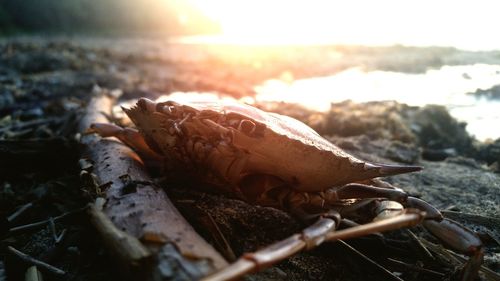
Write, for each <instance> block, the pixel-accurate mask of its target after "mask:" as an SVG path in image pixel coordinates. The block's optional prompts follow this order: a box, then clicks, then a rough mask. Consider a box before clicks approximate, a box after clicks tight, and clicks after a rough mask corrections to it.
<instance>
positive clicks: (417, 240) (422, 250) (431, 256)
mask: <svg viewBox="0 0 500 281" xmlns="http://www.w3.org/2000/svg"><path fill="white" fill-rule="evenodd" d="M406 233H407V234H408V235H409V236H410V238H411V239H412V240H413V241H414V242H415V243H416V244H417V246H418V249H419V250H420V251H421V252H422V253H423V254H424V255H425V256H426V257H427V258H429V259H431V260H434V256H433V255H432V253H431V252H430V251H429V249H427V248H426V247H425V246H424V244H422V242H420V239H419V238H418V237H417V235H415V233H413V232H412V231H411V230H409V229H406Z"/></svg>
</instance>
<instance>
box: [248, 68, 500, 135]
mask: <svg viewBox="0 0 500 281" xmlns="http://www.w3.org/2000/svg"><path fill="white" fill-rule="evenodd" d="M498 84H500V65H486V64H475V65H463V66H443V67H441V68H440V69H434V70H428V71H427V72H426V73H422V74H407V73H400V72H389V71H370V72H364V71H362V70H361V69H359V68H351V69H348V70H346V71H343V72H340V73H338V74H335V75H332V76H326V77H316V78H309V79H300V80H295V81H293V82H286V81H281V80H268V81H266V82H265V83H263V84H262V85H259V86H257V87H256V88H255V90H256V92H257V96H256V97H255V99H256V100H257V101H284V102H291V103H299V104H302V105H304V106H306V107H309V108H311V109H314V110H318V111H327V110H329V108H330V103H332V102H340V101H343V100H347V99H350V100H353V101H356V102H368V101H383V100H396V101H398V102H400V103H406V104H409V105H415V106H424V105H426V104H438V105H443V106H445V107H446V108H447V109H448V110H449V111H450V114H451V115H452V116H453V117H455V118H456V119H458V120H460V121H464V122H467V124H468V125H467V130H468V131H469V133H470V134H472V135H474V136H476V138H477V139H479V140H487V139H496V138H499V137H500V129H499V128H500V127H499V126H498V124H499V123H500V101H491V100H485V99H481V98H476V97H474V96H472V95H467V93H469V92H474V91H476V90H477V89H483V90H486V89H489V88H491V87H492V86H494V85H498Z"/></svg>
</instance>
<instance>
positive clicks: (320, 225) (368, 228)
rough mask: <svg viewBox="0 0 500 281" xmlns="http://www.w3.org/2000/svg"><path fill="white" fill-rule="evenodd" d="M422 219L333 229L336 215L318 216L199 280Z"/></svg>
mask: <svg viewBox="0 0 500 281" xmlns="http://www.w3.org/2000/svg"><path fill="white" fill-rule="evenodd" d="M423 218H424V214H423V213H420V212H417V213H414V212H411V213H410V212H409V213H405V214H402V215H399V216H397V217H393V218H389V219H386V220H381V221H377V222H372V223H368V224H364V225H359V226H355V227H351V228H348V229H343V230H339V231H335V228H336V226H337V225H338V216H334V217H332V216H331V215H327V216H326V217H321V218H320V219H319V220H318V221H317V222H316V223H315V224H313V225H311V226H309V227H307V228H306V229H304V230H303V231H302V232H301V233H300V234H295V235H292V236H290V237H289V238H287V239H285V240H282V241H279V242H276V243H274V244H272V245H270V246H268V247H266V248H264V249H261V250H259V251H257V252H255V253H249V254H245V255H243V256H242V257H240V258H239V259H238V260H237V261H236V262H235V263H233V264H231V265H229V266H228V267H226V268H224V269H222V270H220V271H219V272H216V273H214V274H212V275H210V276H208V277H205V278H204V279H202V280H203V281H215V280H233V279H236V278H238V277H241V276H243V275H245V274H248V273H251V272H254V271H258V270H260V269H262V268H264V267H268V266H270V265H272V264H275V263H277V262H279V261H281V260H283V259H286V258H288V257H290V256H292V255H294V254H296V253H298V252H300V251H302V250H308V249H311V248H314V247H316V246H318V245H319V244H321V243H322V242H324V241H335V240H340V239H349V238H355V237H359V236H363V235H367V234H371V233H376V232H381V231H389V230H393V229H398V228H402V227H411V226H414V225H416V224H418V223H420V222H421V221H422V220H423Z"/></svg>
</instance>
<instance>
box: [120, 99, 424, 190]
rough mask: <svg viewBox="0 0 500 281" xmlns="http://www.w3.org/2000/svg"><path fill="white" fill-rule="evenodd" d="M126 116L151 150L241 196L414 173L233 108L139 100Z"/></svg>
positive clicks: (278, 119)
mask: <svg viewBox="0 0 500 281" xmlns="http://www.w3.org/2000/svg"><path fill="white" fill-rule="evenodd" d="M124 110H125V112H126V113H127V115H128V116H129V117H130V118H131V120H132V121H133V122H134V123H135V125H136V126H137V128H138V129H139V132H140V133H141V134H142V135H143V136H144V138H145V140H146V142H147V143H148V145H149V146H150V147H151V148H152V149H153V150H154V151H156V152H157V153H159V154H161V155H163V156H165V157H167V158H168V159H169V161H172V160H174V161H177V163H178V164H180V165H181V166H183V167H185V168H186V169H188V170H190V171H191V172H192V173H193V172H194V174H196V175H198V176H199V177H201V178H202V180H205V181H209V182H213V183H216V185H218V186H223V185H226V186H230V187H231V188H232V189H233V191H235V192H243V194H247V195H248V194H254V195H255V194H256V193H263V192H265V191H266V190H262V189H263V188H264V189H269V187H276V186H278V185H280V186H287V187H288V188H292V189H294V190H296V191H300V192H315V191H324V190H326V189H328V188H335V187H341V186H343V185H345V184H348V183H353V182H359V181H363V180H367V179H371V178H375V177H380V176H387V175H394V174H399V173H406V172H411V171H416V170H419V169H420V167H414V166H395V165H381V164H373V163H367V162H365V161H362V160H360V159H357V158H356V157H354V156H352V155H350V154H348V153H346V152H344V151H343V150H341V149H340V148H339V147H337V146H335V145H333V144H332V143H330V142H329V141H327V140H326V139H324V138H323V137H321V136H320V135H319V134H318V133H316V132H315V131H314V130H313V129H312V128H310V127H308V126H307V125H305V124H304V123H302V122H300V121H298V120H296V119H293V118H290V117H287V116H283V115H280V114H276V113H269V112H265V111H262V110H260V109H257V108H255V107H252V106H249V105H246V104H241V103H236V102H222V101H221V102H190V103H184V104H180V103H177V102H174V101H167V102H162V103H155V102H153V101H151V100H148V99H144V98H142V99H140V100H139V101H138V103H137V105H136V106H134V107H132V108H131V109H124ZM263 181H265V182H263ZM263 186H267V187H263ZM248 189H259V190H248Z"/></svg>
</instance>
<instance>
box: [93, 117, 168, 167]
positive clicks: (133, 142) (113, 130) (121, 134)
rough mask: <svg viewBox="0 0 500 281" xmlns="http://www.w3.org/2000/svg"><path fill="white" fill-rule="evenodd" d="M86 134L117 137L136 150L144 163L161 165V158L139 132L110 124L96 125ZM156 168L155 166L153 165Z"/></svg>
mask: <svg viewBox="0 0 500 281" xmlns="http://www.w3.org/2000/svg"><path fill="white" fill-rule="evenodd" d="M85 133H86V134H92V133H96V134H98V135H100V136H101V137H104V138H105V137H115V138H117V139H119V140H120V141H122V142H123V143H125V144H126V145H128V146H130V147H131V148H132V149H134V150H135V151H136V152H137V153H138V154H139V155H140V156H141V159H143V161H145V162H147V163H148V164H150V163H152V164H155V163H161V162H162V161H161V160H160V159H161V156H160V155H159V154H158V153H156V152H154V151H153V150H151V148H149V146H148V145H147V143H146V141H145V140H144V137H143V136H142V135H141V134H140V133H139V132H138V131H137V130H134V129H131V128H122V127H120V126H117V125H114V124H108V123H94V124H92V125H91V126H90V128H89V129H88V130H87V132H85ZM152 166H155V165H152Z"/></svg>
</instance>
